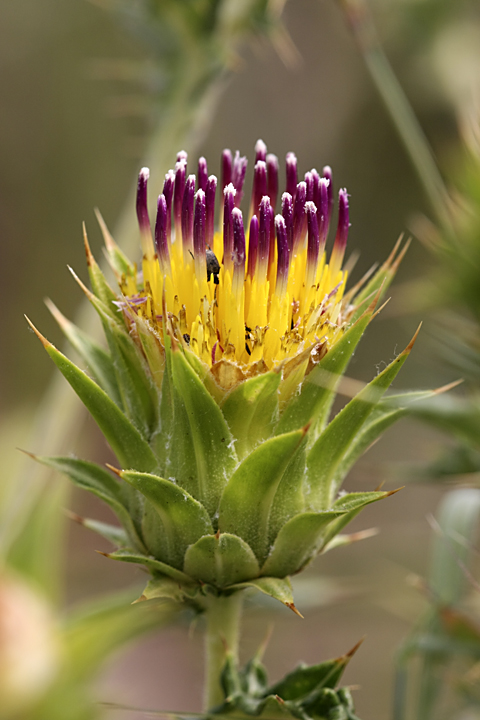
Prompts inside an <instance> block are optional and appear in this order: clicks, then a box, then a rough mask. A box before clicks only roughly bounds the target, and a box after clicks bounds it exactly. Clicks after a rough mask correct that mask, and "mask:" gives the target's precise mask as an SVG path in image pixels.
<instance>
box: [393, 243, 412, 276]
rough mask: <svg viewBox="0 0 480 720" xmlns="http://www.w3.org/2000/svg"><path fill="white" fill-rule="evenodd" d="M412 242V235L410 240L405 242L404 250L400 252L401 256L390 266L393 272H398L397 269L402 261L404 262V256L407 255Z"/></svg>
mask: <svg viewBox="0 0 480 720" xmlns="http://www.w3.org/2000/svg"><path fill="white" fill-rule="evenodd" d="M411 244H412V238H411V237H410V238H408V240H407V242H406V243H405V245H404V246H403V248H402V251H401V252H400V254H399V256H398V257H397V259H396V260H395V262H394V263H393V265H392V267H391V268H390V269H391V270H392V271H393V273H396V272H397V270H398V268H399V266H400V263H401V262H402V260H403V258H404V257H405V255H406V253H407V250H408V248H409V247H410V245H411Z"/></svg>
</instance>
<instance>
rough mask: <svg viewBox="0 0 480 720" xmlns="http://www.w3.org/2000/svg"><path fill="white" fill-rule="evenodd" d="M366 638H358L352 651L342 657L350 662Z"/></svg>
mask: <svg viewBox="0 0 480 720" xmlns="http://www.w3.org/2000/svg"><path fill="white" fill-rule="evenodd" d="M366 637H367V636H366V635H364V636H363V637H362V638H360V640H359V641H358V642H357V643H356V644H355V645H354V646H353V647H352V649H351V650H349V651H348V652H347V653H345V655H344V656H343V657H344V658H348V659H349V660H350V659H351V658H352V657H353V656H354V655H355V653H356V652H357V650H358V648H359V647H360V645H362V643H363V642H364V640H365V638H366Z"/></svg>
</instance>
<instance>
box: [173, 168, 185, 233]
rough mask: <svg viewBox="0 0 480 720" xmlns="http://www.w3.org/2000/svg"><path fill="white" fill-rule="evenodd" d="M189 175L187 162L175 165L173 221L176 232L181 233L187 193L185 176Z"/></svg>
mask: <svg viewBox="0 0 480 720" xmlns="http://www.w3.org/2000/svg"><path fill="white" fill-rule="evenodd" d="M186 174H187V161H186V160H184V159H183V160H179V161H178V162H177V163H176V165H175V185H174V193H173V219H174V222H175V230H176V231H177V232H180V229H181V223H182V205H183V194H184V192H185V176H186Z"/></svg>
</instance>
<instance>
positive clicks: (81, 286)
mask: <svg viewBox="0 0 480 720" xmlns="http://www.w3.org/2000/svg"><path fill="white" fill-rule="evenodd" d="M67 268H68V269H69V270H70V272H71V274H72V275H73V279H74V280H75V281H76V282H77V284H78V285H79V286H80V288H81V289H82V290H83V292H84V293H85V295H86V296H87V298H88V299H89V300H94V299H95V295H94V294H93V293H92V291H91V290H89V289H88V288H87V286H86V285H85V283H84V282H83V281H82V280H80V278H79V277H78V275H77V273H76V272H75V270H74V269H73V268H72V267H70V265H67Z"/></svg>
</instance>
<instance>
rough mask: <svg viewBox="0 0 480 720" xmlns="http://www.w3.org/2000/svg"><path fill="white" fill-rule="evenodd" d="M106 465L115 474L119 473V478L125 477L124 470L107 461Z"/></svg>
mask: <svg viewBox="0 0 480 720" xmlns="http://www.w3.org/2000/svg"><path fill="white" fill-rule="evenodd" d="M105 467H107V468H108V469H109V470H111V471H112V472H113V473H115V475H118V477H119V478H121V477H123V470H120V469H119V468H116V467H114V466H113V465H110V464H109V463H105Z"/></svg>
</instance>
